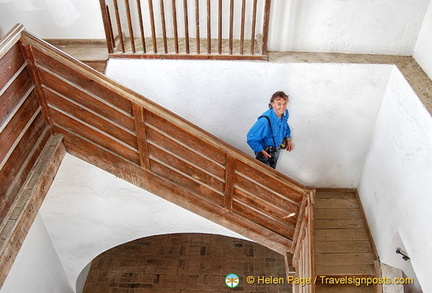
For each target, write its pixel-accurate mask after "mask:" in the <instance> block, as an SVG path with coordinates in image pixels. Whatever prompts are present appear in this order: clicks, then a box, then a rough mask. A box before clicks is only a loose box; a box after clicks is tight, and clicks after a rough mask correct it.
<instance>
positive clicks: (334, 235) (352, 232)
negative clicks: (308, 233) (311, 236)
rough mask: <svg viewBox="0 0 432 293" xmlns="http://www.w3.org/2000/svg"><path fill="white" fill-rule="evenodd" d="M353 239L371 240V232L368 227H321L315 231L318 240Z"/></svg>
mask: <svg viewBox="0 0 432 293" xmlns="http://www.w3.org/2000/svg"><path fill="white" fill-rule="evenodd" d="M352 240H369V234H368V232H367V230H366V229H319V230H316V231H315V241H316V242H325V241H352ZM317 244H318V243H317Z"/></svg>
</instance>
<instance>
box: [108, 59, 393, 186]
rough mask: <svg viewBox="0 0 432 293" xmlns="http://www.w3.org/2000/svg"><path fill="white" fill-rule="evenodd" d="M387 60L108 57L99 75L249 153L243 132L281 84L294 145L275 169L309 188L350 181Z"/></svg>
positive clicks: (365, 144)
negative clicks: (361, 62)
mask: <svg viewBox="0 0 432 293" xmlns="http://www.w3.org/2000/svg"><path fill="white" fill-rule="evenodd" d="M391 70H392V66H389V65H359V64H288V63H265V62H248V61H238V62H234V61H230V62H227V61H181V60H176V61H173V60H170V61H168V60H125V59H115V60H110V61H109V63H108V66H107V70H106V74H107V75H108V76H110V77H112V78H113V79H115V80H117V81H119V82H120V83H122V84H124V85H126V86H128V87H129V88H131V89H134V90H135V91H137V92H138V93H141V94H142V95H144V96H145V97H147V98H149V99H152V100H154V101H155V102H157V103H159V104H161V105H162V106H164V107H166V108H168V109H169V110H171V111H173V112H175V113H177V114H179V115H180V116H182V117H184V118H186V119H187V120H189V121H191V122H192V123H195V124H196V125H198V126H200V127H201V128H203V129H205V130H207V131H208V132H210V133H212V134H214V135H215V136H217V137H219V138H221V139H222V140H224V141H226V142H228V143H230V144H231V145H233V146H235V147H237V148H239V149H240V150H242V151H244V152H246V153H247V154H249V155H250V156H252V155H253V152H252V150H251V149H250V148H249V146H248V145H247V143H246V134H247V132H248V130H249V128H250V127H251V126H252V125H253V123H255V121H256V119H257V117H258V116H260V115H261V114H262V113H263V112H264V111H265V110H267V109H268V107H267V105H268V102H269V99H270V97H271V95H272V94H273V93H274V92H275V91H277V90H284V91H285V92H286V93H287V94H289V95H290V96H291V98H290V102H289V105H288V109H289V111H290V115H291V116H290V119H289V123H290V126H291V128H292V136H293V143H294V150H293V151H292V152H291V153H289V152H283V153H282V154H281V156H280V161H279V163H278V165H279V166H278V169H279V170H280V171H281V172H284V173H286V174H289V176H290V177H292V178H293V179H295V180H298V181H300V182H302V183H304V184H306V185H313V186H316V187H320V186H325V187H356V186H357V184H358V180H359V178H360V174H361V172H362V169H363V162H364V158H365V156H366V153H367V151H368V148H369V145H370V143H371V140H372V132H371V130H372V129H373V128H374V125H375V120H376V116H377V114H378V110H379V107H380V105H381V101H382V97H383V96H384V92H385V89H386V85H387V79H388V76H389V73H390V72H391Z"/></svg>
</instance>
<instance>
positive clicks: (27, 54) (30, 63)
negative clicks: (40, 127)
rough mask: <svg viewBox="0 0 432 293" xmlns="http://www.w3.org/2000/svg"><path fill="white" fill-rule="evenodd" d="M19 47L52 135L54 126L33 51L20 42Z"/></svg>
mask: <svg viewBox="0 0 432 293" xmlns="http://www.w3.org/2000/svg"><path fill="white" fill-rule="evenodd" d="M21 45H22V47H21V48H22V49H23V50H22V52H23V56H24V58H25V60H26V62H27V67H28V69H29V73H30V76H31V78H32V80H33V83H34V84H35V85H36V88H35V90H36V93H37V95H36V98H37V99H38V101H39V105H41V108H42V114H43V116H44V119H45V121H47V123H48V124H49V126H50V128H51V133H52V131H53V127H54V124H53V121H52V118H51V115H50V114H49V110H48V104H47V98H46V96H45V92H44V91H43V90H42V89H43V87H42V85H43V84H42V80H41V78H40V75H39V71H38V69H37V67H36V62H35V60H34V57H33V56H34V54H33V52H32V51H33V50H32V46H31V45H29V44H26V42H25V41H24V42H23V41H21Z"/></svg>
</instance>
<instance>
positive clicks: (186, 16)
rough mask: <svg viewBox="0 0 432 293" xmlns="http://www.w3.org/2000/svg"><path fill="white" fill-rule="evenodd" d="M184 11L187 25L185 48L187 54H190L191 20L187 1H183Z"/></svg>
mask: <svg viewBox="0 0 432 293" xmlns="http://www.w3.org/2000/svg"><path fill="white" fill-rule="evenodd" d="M183 10H184V23H185V46H186V48H185V49H186V54H189V53H190V49H189V18H188V3H187V0H183Z"/></svg>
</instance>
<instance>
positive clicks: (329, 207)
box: [315, 190, 377, 292]
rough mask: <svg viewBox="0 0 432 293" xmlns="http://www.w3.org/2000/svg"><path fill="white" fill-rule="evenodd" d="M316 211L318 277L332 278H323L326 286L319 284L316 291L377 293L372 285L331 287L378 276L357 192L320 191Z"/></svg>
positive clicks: (318, 191)
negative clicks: (344, 280) (339, 281)
mask: <svg viewBox="0 0 432 293" xmlns="http://www.w3.org/2000/svg"><path fill="white" fill-rule="evenodd" d="M315 208H316V209H315V219H316V221H315V245H316V246H315V249H316V274H317V276H326V277H329V278H330V279H324V278H323V279H322V280H326V281H325V282H326V283H327V285H325V286H324V285H320V284H318V286H317V292H374V288H373V286H356V285H355V284H351V285H339V286H335V285H329V283H331V282H332V281H333V280H335V279H338V278H339V279H340V278H344V277H347V278H351V280H352V281H354V280H355V279H354V278H355V277H374V276H375V263H374V262H375V260H376V259H377V257H376V254H375V251H374V246H373V244H372V240H371V238H370V235H369V230H368V226H367V224H366V220H365V217H364V214H363V211H362V208H361V206H360V204H359V200H358V198H357V194H356V192H355V191H354V190H321V191H320V190H317V193H316V201H315ZM319 280H320V277H318V283H319Z"/></svg>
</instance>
